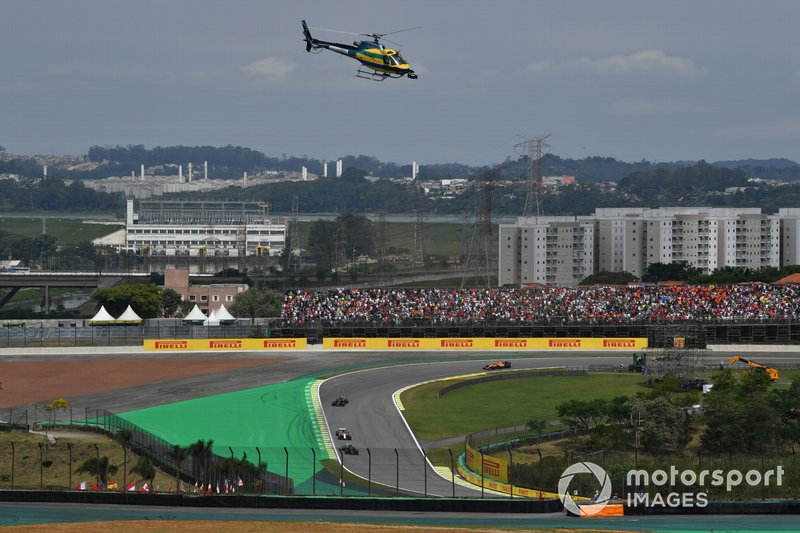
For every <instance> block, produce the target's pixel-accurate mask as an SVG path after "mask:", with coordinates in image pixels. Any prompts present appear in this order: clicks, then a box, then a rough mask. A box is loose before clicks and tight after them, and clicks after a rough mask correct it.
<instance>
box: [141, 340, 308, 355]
mask: <svg viewBox="0 0 800 533" xmlns="http://www.w3.org/2000/svg"><path fill="white" fill-rule="evenodd" d="M307 347H308V341H307V339H305V338H300V339H157V340H156V339H145V341H144V349H145V350H152V351H160V350H163V351H170V352H172V351H193V350H204V351H208V350H223V351H224V350H305V349H306V348H307Z"/></svg>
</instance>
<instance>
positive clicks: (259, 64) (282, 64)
mask: <svg viewBox="0 0 800 533" xmlns="http://www.w3.org/2000/svg"><path fill="white" fill-rule="evenodd" d="M294 69H295V65H294V63H287V62H286V61H283V60H281V59H278V58H277V57H268V58H266V59H262V60H261V61H256V62H255V63H250V64H249V65H245V66H244V67H242V70H244V71H245V73H247V74H249V75H250V76H257V77H261V78H269V79H278V78H284V77H286V76H288V75H289V74H290V73H291V72H292V71H293V70H294Z"/></svg>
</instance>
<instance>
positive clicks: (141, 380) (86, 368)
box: [0, 358, 282, 408]
mask: <svg viewBox="0 0 800 533" xmlns="http://www.w3.org/2000/svg"><path fill="white" fill-rule="evenodd" d="M278 361H282V359H281V358H274V359H234V358H231V359H179V358H176V359H107V360H70V361H63V360H58V361H0V382H1V383H2V387H3V389H2V391H0V408H5V407H12V406H15V405H22V404H27V403H34V402H50V401H53V400H54V399H56V398H67V399H69V398H71V397H75V396H80V395H82V394H92V393H97V392H107V391H112V390H117V389H123V388H126V387H135V386H137V385H145V384H149V383H158V382H161V381H170V380H173V379H180V378H186V377H193V376H202V375H205V374H214V373H218V372H227V371H230V370H236V369H239V368H247V367H254V366H262V365H269V364H273V363H275V362H278Z"/></svg>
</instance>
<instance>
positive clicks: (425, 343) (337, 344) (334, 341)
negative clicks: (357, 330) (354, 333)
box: [322, 337, 647, 350]
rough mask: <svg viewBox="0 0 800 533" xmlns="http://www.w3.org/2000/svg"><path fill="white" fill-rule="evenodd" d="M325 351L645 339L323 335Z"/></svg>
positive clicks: (591, 345) (597, 346)
mask: <svg viewBox="0 0 800 533" xmlns="http://www.w3.org/2000/svg"><path fill="white" fill-rule="evenodd" d="M322 346H323V348H325V349H327V350H354V349H366V350H473V349H474V350H641V349H643V348H647V339H646V338H639V337H633V338H598V339H595V338H587V337H576V338H564V337H557V338H556V337H552V338H524V339H506V338H504V339H498V338H492V337H475V338H440V339H428V338H426V339H417V338H397V339H391V338H389V339H386V338H380V339H372V338H340V337H332V338H326V339H323V341H322Z"/></svg>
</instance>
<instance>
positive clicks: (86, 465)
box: [75, 455, 119, 485]
mask: <svg viewBox="0 0 800 533" xmlns="http://www.w3.org/2000/svg"><path fill="white" fill-rule="evenodd" d="M117 470H119V466H117V465H112V464H110V463H109V462H108V457H106V456H105V455H104V456H102V457H100V458H99V459H98V458H97V457H92V458H91V459H87V460H86V461H84V462H83V463H82V464H81V465H80V466H79V467H78V468H77V470H75V473H77V474H89V475H91V476H95V477H96V478H97V479H99V480H100V481H101V482H102V483H103V484H104V485H105V484H107V483H108V478H109V476H113V475H114V474H116V473H117Z"/></svg>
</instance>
